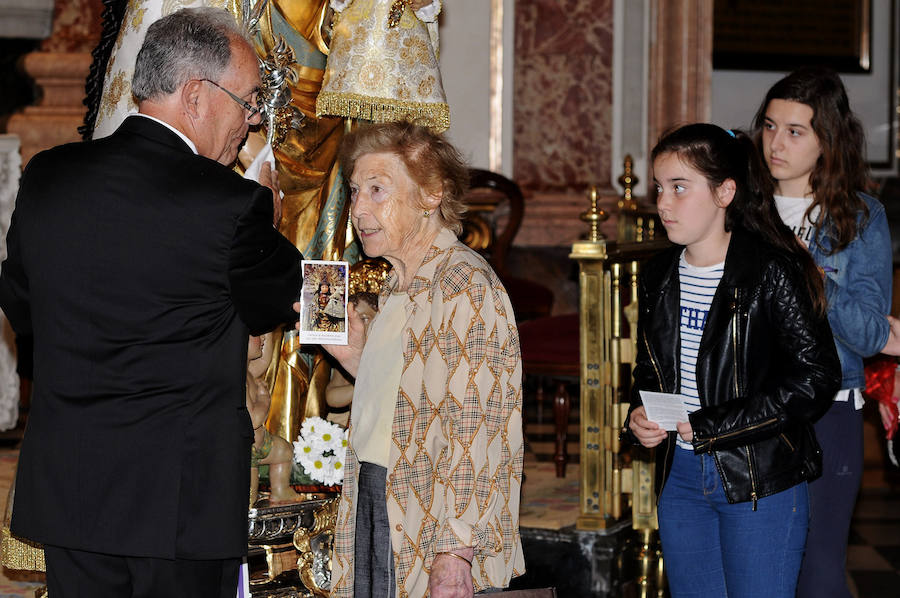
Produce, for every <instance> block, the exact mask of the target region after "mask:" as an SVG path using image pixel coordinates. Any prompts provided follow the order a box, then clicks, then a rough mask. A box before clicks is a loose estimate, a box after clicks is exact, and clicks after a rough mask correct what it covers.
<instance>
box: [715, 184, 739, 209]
mask: <svg viewBox="0 0 900 598" xmlns="http://www.w3.org/2000/svg"><path fill="white" fill-rule="evenodd" d="M736 191H737V185H736V184H735V182H734V179H725V180H724V181H722V184H721V185H719V186H718V187H716V205H717V206H719V207H720V208H727V207H728V206H729V205H730V204H731V202H732V200H734V194H735V192H736Z"/></svg>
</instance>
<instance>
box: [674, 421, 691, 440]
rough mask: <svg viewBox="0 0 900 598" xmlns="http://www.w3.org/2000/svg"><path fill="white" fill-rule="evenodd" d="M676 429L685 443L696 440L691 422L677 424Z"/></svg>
mask: <svg viewBox="0 0 900 598" xmlns="http://www.w3.org/2000/svg"><path fill="white" fill-rule="evenodd" d="M675 427H676V428H677V430H678V435H679V436H681V439H682V440H684V441H685V442H691V441H692V440H693V439H694V429H693V428H692V427H691V422H678V423H677V424H675Z"/></svg>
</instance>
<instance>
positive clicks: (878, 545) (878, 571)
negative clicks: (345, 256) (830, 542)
mask: <svg viewBox="0 0 900 598" xmlns="http://www.w3.org/2000/svg"><path fill="white" fill-rule="evenodd" d="M847 571H848V574H849V577H850V581H851V583H852V586H855V590H856V596H857V597H858V598H897V596H900V486H893V487H892V488H864V489H863V491H862V493H861V494H860V497H859V500H858V501H857V503H856V512H855V514H854V518H853V524H852V527H851V530H850V546H849V547H848V551H847ZM851 589H853V588H851Z"/></svg>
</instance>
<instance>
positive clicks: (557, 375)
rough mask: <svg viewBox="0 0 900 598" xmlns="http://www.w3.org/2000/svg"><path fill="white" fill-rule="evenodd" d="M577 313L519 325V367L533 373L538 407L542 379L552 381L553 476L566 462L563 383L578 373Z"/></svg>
mask: <svg viewBox="0 0 900 598" xmlns="http://www.w3.org/2000/svg"><path fill="white" fill-rule="evenodd" d="M579 325H580V324H579V315H578V314H577V313H575V314H564V315H560V316H546V317H543V318H537V319H534V320H529V321H527V322H522V323H521V324H519V341H520V344H521V347H522V369H523V372H524V374H525V375H526V376H536V377H537V378H538V379H537V385H538V386H537V393H536V394H537V396H536V400H537V406H538V410H539V412H540V410H542V409H543V404H544V400H545V398H544V382H545V381H546V380H547V379H550V380H552V381H553V384H554V387H555V392H554V394H553V423H554V431H555V436H556V438H555V440H556V446H555V450H554V453H553V461H554V462H555V463H556V477H558V478H562V477H565V475H566V464H567V463H568V462H569V455H568V449H567V448H566V442H567V436H568V427H569V413H570V412H571V410H572V401H571V397H570V396H569V391H568V390H567V389H566V385H567V384H568V383H570V382H572V381H573V379H574V380H575V381H578V380H579V379H580V375H581V351H580V342H579Z"/></svg>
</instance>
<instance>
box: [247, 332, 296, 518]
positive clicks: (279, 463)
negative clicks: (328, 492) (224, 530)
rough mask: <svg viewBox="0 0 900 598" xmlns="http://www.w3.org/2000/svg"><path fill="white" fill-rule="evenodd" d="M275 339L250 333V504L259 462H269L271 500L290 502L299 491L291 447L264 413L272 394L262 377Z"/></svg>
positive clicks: (254, 497) (253, 500) (256, 485)
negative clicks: (269, 427) (295, 486)
mask: <svg viewBox="0 0 900 598" xmlns="http://www.w3.org/2000/svg"><path fill="white" fill-rule="evenodd" d="M274 345H275V343H274V342H273V340H272V333H269V334H265V335H263V336H251V337H250V343H249V346H248V349H247V359H248V364H247V411H249V412H250V421H251V422H252V424H253V446H252V447H251V448H250V506H251V507H252V506H253V505H254V504H255V503H256V500H257V498H258V497H259V466H260V465H268V466H269V484H270V486H271V491H270V493H269V500H270V502H273V503H276V502H291V501H293V500H297V499H298V498H299V495H298V494H297V493H296V492H294V489H293V488H291V467H292V465H293V460H294V451H293V448H292V447H291V444H290V443H289V442H288V441H287V440H285V439H284V438H282V437H281V436H277V435H275V434H270V433H269V431H268V430H267V429H266V417H267V416H268V414H269V404H270V403H271V402H272V397H271V395H269V388H268V386H267V385H266V382H265V380H264V379H263V377H264V376H265V373H266V368H267V367H268V364H269V361H270V359H271V357H272V350H273V348H274Z"/></svg>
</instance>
